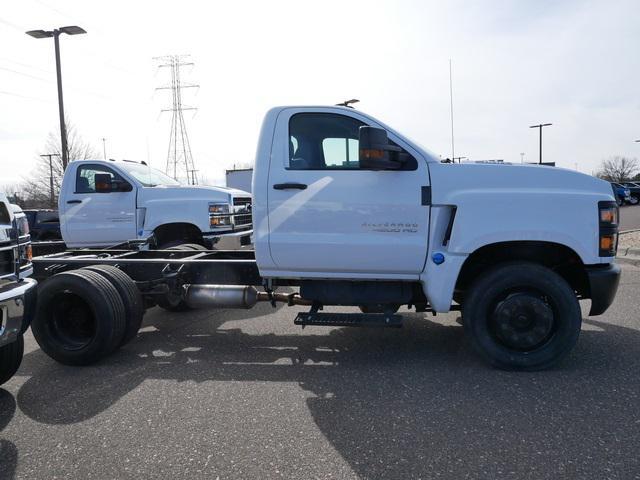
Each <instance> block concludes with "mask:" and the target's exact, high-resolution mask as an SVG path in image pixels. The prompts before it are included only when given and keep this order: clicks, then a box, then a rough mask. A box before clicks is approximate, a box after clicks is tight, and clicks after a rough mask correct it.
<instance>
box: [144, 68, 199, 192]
mask: <svg viewBox="0 0 640 480" xmlns="http://www.w3.org/2000/svg"><path fill="white" fill-rule="evenodd" d="M188 57H189V55H168V56H164V57H156V58H155V60H158V61H160V62H162V63H160V64H159V65H158V67H167V68H169V69H170V71H171V83H170V84H169V85H167V86H163V87H158V88H156V90H171V100H172V105H171V108H164V109H162V110H161V112H171V131H170V133H169V150H168V153H167V166H166V169H165V171H166V173H167V175H170V176H172V177H173V178H175V179H176V180H183V181H184V180H186V182H187V183H188V184H190V185H197V183H198V177H197V175H196V173H197V170H196V167H195V164H194V162H193V155H192V154H191V145H190V143H189V135H187V126H186V124H185V122H184V115H183V112H184V111H185V110H197V108H195V107H186V106H183V105H182V89H184V88H199V87H200V85H195V84H192V83H182V81H181V80H180V69H181V68H182V67H185V66H192V65H193V62H189V61H186V60H187V59H188Z"/></svg>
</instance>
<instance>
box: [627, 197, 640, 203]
mask: <svg viewBox="0 0 640 480" xmlns="http://www.w3.org/2000/svg"><path fill="white" fill-rule="evenodd" d="M638 203H640V197H638V196H637V195H631V196H630V197H629V204H630V205H638Z"/></svg>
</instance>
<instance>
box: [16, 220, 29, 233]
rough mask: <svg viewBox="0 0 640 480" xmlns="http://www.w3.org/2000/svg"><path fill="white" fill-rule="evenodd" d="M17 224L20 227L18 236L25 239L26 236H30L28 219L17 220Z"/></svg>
mask: <svg viewBox="0 0 640 480" xmlns="http://www.w3.org/2000/svg"><path fill="white" fill-rule="evenodd" d="M16 223H17V225H18V235H19V236H21V237H24V236H25V235H29V221H28V220H27V217H20V218H16Z"/></svg>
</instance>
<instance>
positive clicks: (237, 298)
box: [182, 285, 312, 309]
mask: <svg viewBox="0 0 640 480" xmlns="http://www.w3.org/2000/svg"><path fill="white" fill-rule="evenodd" d="M182 288H183V289H184V294H183V295H184V301H185V302H186V304H187V305H189V306H190V307H191V308H246V309H249V308H253V307H254V306H255V305H256V303H258V302H285V303H287V304H288V305H311V304H312V302H311V300H305V299H303V298H300V296H299V295H298V294H297V293H271V294H269V293H267V292H259V291H258V290H257V289H256V287H254V286H251V285H184V286H183V287H182Z"/></svg>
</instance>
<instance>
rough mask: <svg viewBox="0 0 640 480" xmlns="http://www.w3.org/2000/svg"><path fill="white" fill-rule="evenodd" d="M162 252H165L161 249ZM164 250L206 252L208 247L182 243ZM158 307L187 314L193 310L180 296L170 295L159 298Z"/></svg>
mask: <svg viewBox="0 0 640 480" xmlns="http://www.w3.org/2000/svg"><path fill="white" fill-rule="evenodd" d="M160 250H163V248H162V247H161V248H160ZM164 250H194V251H197V250H206V247H204V246H202V245H200V244H198V243H181V244H179V245H173V246H169V247H166V248H164ZM158 306H159V307H160V308H164V309H165V310H168V311H169V312H187V311H189V310H192V308H191V307H189V305H187V304H186V303H185V302H184V300H182V299H181V298H180V296H178V295H175V294H172V293H168V294H167V295H165V296H162V297H159V298H158Z"/></svg>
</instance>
